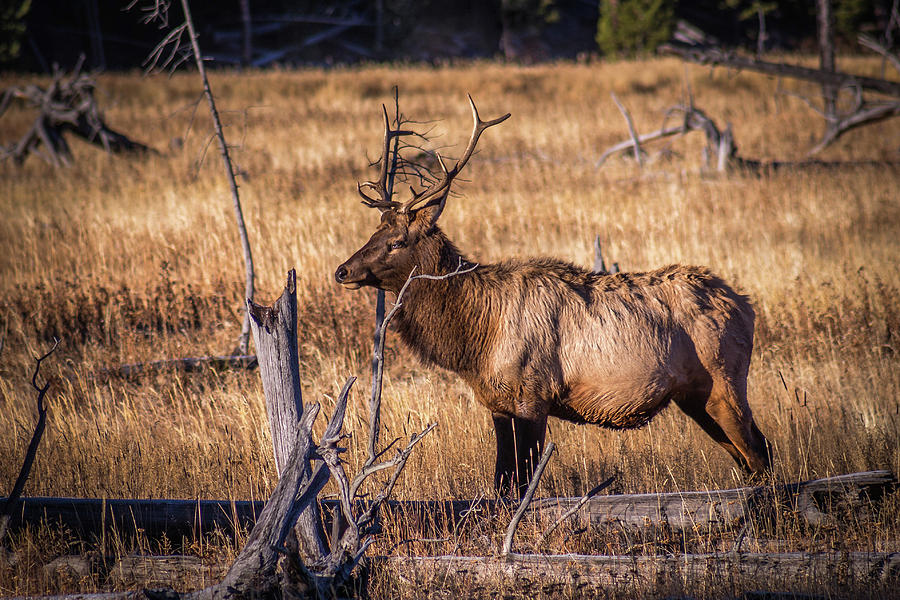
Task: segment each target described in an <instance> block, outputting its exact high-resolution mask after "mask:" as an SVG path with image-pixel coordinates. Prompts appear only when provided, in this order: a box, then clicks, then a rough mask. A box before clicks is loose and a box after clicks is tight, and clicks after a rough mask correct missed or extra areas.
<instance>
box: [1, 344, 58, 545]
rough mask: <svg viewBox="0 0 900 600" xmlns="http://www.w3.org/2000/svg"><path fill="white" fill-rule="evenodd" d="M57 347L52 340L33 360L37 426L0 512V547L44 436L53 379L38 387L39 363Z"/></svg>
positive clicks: (32, 382)
mask: <svg viewBox="0 0 900 600" xmlns="http://www.w3.org/2000/svg"><path fill="white" fill-rule="evenodd" d="M57 347H59V340H54V342H53V347H52V348H50V350H48V351H47V352H46V353H45V354H44V355H43V356H41V357H39V358H37V359H35V365H34V374H33V375H32V376H31V386H32V387H33V388H34V389H35V390H36V391H37V393H38V394H37V411H38V420H37V424H36V425H35V426H34V432H33V433H32V434H31V441H30V442H29V443H28V448H27V449H26V451H25V459H24V460H23V461H22V468H21V469H19V476H18V477H17V478H16V481H15V483H14V484H13V488H12V491H11V492H10V493H9V496H7V498H6V502H5V503H4V504H3V510H2V511H0V545H2V543H3V538H5V537H6V530H7V528H8V527H9V519H10V517H11V516H12V511H13V507H14V506H15V504H16V502H18V501H19V497H21V495H22V490H24V489H25V482H26V481H28V476H29V475H30V474H31V465H32V464H34V458H35V456H37V450H38V446H39V445H40V443H41V438H42V437H43V435H44V428H45V427H46V424H47V409H46V407H45V406H44V396H46V395H47V390H49V389H50V384H51V383H52V381H53V379H52V378H49V379H47V382H46V383H45V384H44V385H43V386H40V385H38V382H37V378H38V374H39V373H40V371H41V363H42V362H44V360H46V359H47V358H48V357H49V356H50V355H51V354H53V352H54V351H55V350H56V348H57Z"/></svg>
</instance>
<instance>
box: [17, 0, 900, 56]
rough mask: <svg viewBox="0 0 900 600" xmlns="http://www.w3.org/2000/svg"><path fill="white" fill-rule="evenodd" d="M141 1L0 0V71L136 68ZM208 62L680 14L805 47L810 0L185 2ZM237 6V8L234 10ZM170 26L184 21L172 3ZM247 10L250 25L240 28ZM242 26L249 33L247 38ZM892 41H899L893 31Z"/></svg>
mask: <svg viewBox="0 0 900 600" xmlns="http://www.w3.org/2000/svg"><path fill="white" fill-rule="evenodd" d="M152 1H153V0H139V1H138V4H137V5H136V6H135V7H133V8H132V9H131V10H125V7H126V6H127V4H128V0H0V68H4V69H15V70H27V71H48V70H49V69H50V68H51V65H52V64H53V63H58V64H60V65H61V66H64V67H65V66H70V65H72V64H74V63H75V61H76V60H77V59H78V57H79V56H80V55H81V54H84V55H85V57H86V65H87V67H88V68H91V69H97V68H99V69H132V68H139V67H140V66H141V63H142V62H143V60H144V59H145V58H146V56H147V55H148V53H149V52H150V50H151V49H152V48H153V47H154V45H155V44H156V43H157V42H158V41H159V40H160V39H161V37H162V35H163V33H162V32H160V30H159V29H158V28H157V26H156V25H146V24H143V23H141V7H142V6H145V5H147V4H148V3H151V2H152ZM831 2H832V7H833V13H834V26H835V32H836V34H837V37H838V39H837V42H838V45H839V47H840V46H841V45H843V46H845V47H849V45H851V44H853V43H854V39H855V37H856V34H857V33H859V32H868V33H871V34H874V35H880V34H882V33H883V32H884V31H885V28H886V26H887V24H888V23H889V20H890V14H891V10H892V8H896V6H895V5H896V0H831ZM190 4H191V7H192V10H193V12H194V18H195V20H196V22H197V26H198V29H199V31H200V35H201V45H202V47H203V48H204V50H205V51H206V52H207V53H208V54H209V55H210V56H211V57H213V59H214V60H215V64H220V65H237V64H242V63H243V64H250V65H254V66H268V65H272V64H285V65H297V64H320V65H321V64H325V65H327V64H334V63H352V62H358V61H379V60H411V61H429V62H440V61H443V60H448V59H454V58H477V57H488V58H490V57H501V58H505V59H509V60H517V61H523V62H533V61H540V60H547V59H553V58H576V57H579V56H590V55H606V56H629V55H633V54H641V53H646V52H652V51H653V50H654V48H655V47H656V46H657V45H659V44H660V43H662V42H664V41H666V40H667V39H668V37H669V35H670V34H671V31H672V30H673V27H674V24H675V23H676V22H677V21H678V20H679V19H683V20H685V21H688V22H689V23H691V24H692V25H694V26H696V27H698V28H700V29H702V30H703V31H705V32H707V33H709V34H712V35H713V36H715V37H717V38H718V39H719V40H721V41H722V42H723V43H724V44H725V45H728V46H737V47H745V48H747V49H752V50H757V49H763V50H813V49H814V47H815V35H816V19H815V12H816V2H815V1H813V0H809V1H801V2H797V1H796V0H488V1H479V0H345V1H342V2H328V3H323V2H315V1H313V0H191V2H190ZM242 5H243V7H244V8H245V9H248V10H244V11H242ZM171 11H172V13H173V14H172V19H171V21H170V22H172V23H176V24H177V23H180V20H181V10H180V6H179V4H178V1H177V0H176V1H175V2H172V6H171ZM247 15H249V23H250V28H249V29H247V28H245V26H244V25H245V23H246V21H245V17H246V16H247ZM245 31H249V32H250V36H249V37H247V35H246V34H245ZM898 37H900V35H898Z"/></svg>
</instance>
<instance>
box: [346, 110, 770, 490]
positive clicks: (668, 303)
mask: <svg viewBox="0 0 900 600" xmlns="http://www.w3.org/2000/svg"><path fill="white" fill-rule="evenodd" d="M469 102H470V104H471V107H472V115H473V118H474V121H475V126H474V129H473V131H472V135H471V137H470V139H469V143H468V146H467V147H466V149H465V151H464V153H463V155H462V157H461V158H460V159H459V160H458V161H457V162H456V164H455V165H454V166H453V167H452V168H447V165H446V164H445V162H444V160H443V159H442V158H440V156H438V160H439V163H440V166H441V170H442V174H441V175H440V176H439V177H437V178H435V180H434V181H432V182H431V184H430V185H428V186H427V187H426V189H424V190H423V191H420V192H416V191H415V190H413V189H411V192H412V197H411V199H409V200H408V201H407V202H405V203H400V202H397V201H395V200H393V199H392V198H391V193H390V192H389V191H388V189H389V188H388V184H387V175H388V164H387V163H388V154H389V144H390V141H391V138H392V134H393V135H397V134H399V133H401V132H397V131H391V129H390V127H389V125H388V121H387V116H386V113H385V141H384V153H383V155H382V158H381V161H380V178H379V179H378V180H377V181H373V182H365V183H362V184H360V185H359V186H358V187H359V193H360V195H361V196H362V197H363V203H364V204H366V205H367V206H369V207H372V208H377V209H378V210H380V211H381V223H380V225H379V226H378V228H377V229H376V230H375V233H374V234H372V237H371V238H370V239H369V241H368V242H366V244H365V245H364V246H363V247H362V248H360V249H359V250H358V251H357V252H356V253H355V254H353V256H351V257H350V258H349V259H348V260H347V261H346V262H345V263H344V264H342V265H341V266H339V267H338V268H337V270H336V271H335V274H334V277H335V279H336V280H337V282H338V283H340V284H342V285H344V286H345V287H347V288H350V289H358V288H360V287H362V286H372V287H376V288H380V289H383V290H386V291H388V292H392V293H395V294H396V293H398V291H399V290H400V289H401V287H402V286H403V284H404V283H405V282H406V279H407V277H408V276H409V275H410V274H411V272H412V271H413V269H416V271H417V272H418V273H424V274H432V275H442V274H448V273H452V272H454V271H456V272H459V271H460V266H461V265H462V266H463V268H464V269H465V268H466V267H467V266H468V268H471V270H470V271H468V272H465V273H463V274H459V275H457V276H454V277H450V278H445V279H440V280H436V281H435V280H429V281H425V280H416V281H413V282H411V284H410V285H409V287H408V288H407V291H406V295H405V297H404V301H403V305H402V308H401V310H400V311H399V312H398V313H397V315H396V316H395V321H394V323H396V326H397V330H398V331H399V334H400V337H401V339H402V340H403V341H404V343H405V344H406V345H407V346H409V347H410V348H411V349H412V350H413V352H414V353H415V354H417V355H418V356H419V357H420V358H421V359H423V360H424V361H425V362H427V363H432V364H435V365H438V366H440V367H443V368H445V369H449V370H450V371H454V372H456V373H458V374H459V375H460V377H462V378H463V380H465V381H466V383H468V385H469V386H470V387H471V388H472V391H473V392H474V395H475V399H476V400H477V401H478V402H479V403H480V404H482V405H483V406H485V407H486V408H487V409H488V410H490V411H491V414H492V416H493V421H494V428H495V430H496V435H497V457H496V466H495V478H494V483H495V486H496V487H497V488H498V490H500V493H501V494H506V493H508V492H510V491H511V490H512V489H515V490H516V491H518V492H519V494H520V495H521V494H522V493H524V490H525V489H526V487H527V485H528V480H529V479H530V477H531V474H532V470H533V468H534V464H535V460H536V458H537V457H539V456H540V454H541V452H542V449H543V443H544V434H545V431H546V428H547V417H551V416H552V417H557V418H559V419H565V420H567V421H572V422H575V423H582V424H583V423H593V424H595V425H600V426H603V427H608V428H611V429H631V428H636V427H641V426H643V425H645V424H646V423H648V422H649V421H650V419H651V418H653V416H654V415H656V414H657V413H658V412H659V411H660V410H662V409H663V408H664V407H665V406H666V405H668V404H669V403H670V402H674V403H675V404H676V405H678V407H679V408H681V410H683V411H684V412H685V413H686V414H687V415H688V416H689V417H691V418H692V419H693V420H694V421H696V422H697V424H698V425H700V427H701V428H702V429H703V430H704V431H705V432H706V433H707V434H709V436H710V437H712V439H713V440H715V441H716V442H717V443H718V444H719V445H721V446H722V447H723V448H724V449H725V450H726V451H728V453H729V454H731V456H732V457H733V458H734V460H735V461H737V463H738V464H739V465H740V466H741V467H742V468H743V469H744V470H746V471H748V472H750V473H754V474H755V473H760V472H763V471H765V470H767V469H768V468H769V466H770V455H769V447H768V444H767V442H766V439H765V437H764V436H763V434H762V433H761V432H760V431H759V429H758V428H757V426H756V424H755V423H754V421H753V417H752V415H751V411H750V406H749V405H748V403H747V369H748V367H749V365H750V354H751V350H752V348H753V321H754V313H753V308H752V307H751V305H750V302H749V301H748V299H747V297H745V296H743V295H741V294H738V293H737V292H735V291H734V290H733V289H732V288H730V287H729V286H728V285H727V284H726V283H725V282H723V281H722V280H721V279H720V278H718V277H717V276H715V275H713V274H712V273H711V272H710V271H709V270H708V269H706V268H704V267H695V266H682V265H672V266H667V267H663V268H661V269H657V270H655V271H648V272H646V273H617V274H614V275H606V274H598V273H593V272H590V271H587V270H585V269H583V268H580V267H577V266H575V265H572V264H569V263H566V262H563V261H560V260H556V259H552V258H531V259H509V260H505V261H502V262H499V263H497V264H481V263H479V264H477V265H476V263H474V262H473V261H470V260H469V259H468V258H466V257H465V256H464V255H463V254H461V253H460V251H459V250H458V249H457V247H456V246H455V245H454V244H453V242H452V241H450V239H448V238H447V236H446V235H445V234H444V232H443V231H441V229H440V227H438V226H437V219H438V217H439V216H440V215H441V211H442V210H443V208H444V205H445V203H446V201H447V197H448V195H449V193H450V187H451V184H452V183H453V180H454V179H455V178H456V176H457V175H459V173H460V171H462V169H463V168H464V167H465V166H466V163H467V162H468V161H469V159H470V158H471V157H472V153H473V151H474V150H475V146H476V144H477V143H478V140H479V137H480V136H481V134H482V133H483V132H484V131H485V130H486V129H488V128H489V127H493V126H494V125H497V124H499V123H502V122H503V121H505V120H506V119H507V118H509V116H510V115H509V114H506V115H504V116H502V117H499V118H497V119H494V120H490V121H483V120H481V118H480V117H479V115H478V110H477V109H476V107H475V103H474V102H472V98H471V97H469ZM367 191H368V192H374V193H375V194H374V195H370V194H369V193H367Z"/></svg>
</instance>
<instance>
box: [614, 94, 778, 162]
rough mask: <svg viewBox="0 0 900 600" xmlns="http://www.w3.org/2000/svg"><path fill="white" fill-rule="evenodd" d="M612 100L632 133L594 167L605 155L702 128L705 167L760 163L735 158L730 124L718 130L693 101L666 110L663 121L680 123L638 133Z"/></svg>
mask: <svg viewBox="0 0 900 600" xmlns="http://www.w3.org/2000/svg"><path fill="white" fill-rule="evenodd" d="M613 100H614V101H615V102H616V104H617V105H618V106H619V108H620V110H621V111H622V113H623V114H624V115H626V121H627V123H628V131H629V133H630V134H631V137H630V138H629V139H627V140H625V141H622V142H619V143H618V144H614V145H613V146H611V147H609V148H608V149H606V151H604V152H603V154H602V155H600V158H599V159H598V160H597V164H596V166H597V167H600V166H602V165H603V163H604V162H606V159H607V158H609V157H610V156H612V155H613V154H616V153H618V152H624V151H626V150H630V149H635V155H637V156H639V155H640V153H639V147H640V144H643V143H646V142H651V141H654V140H658V139H662V138H665V137H669V136H673V135H686V134H688V133H690V132H691V131H702V132H703V133H704V134H706V147H705V148H704V149H703V167H704V168H710V167H711V163H713V162H714V164H715V170H716V171H717V172H719V173H722V172H724V171H726V170H727V169H729V168H731V167H733V166H738V167H744V168H752V169H759V167H760V166H761V165H760V163H759V162H758V161H754V160H747V159H743V158H740V157H738V155H737V146H736V145H735V143H734V135H733V134H732V133H731V125H730V124H729V125H727V126H726V127H725V130H724V131H723V130H721V129H720V128H719V127H718V126H717V125H716V123H715V121H713V120H712V119H711V118H710V117H708V116H707V115H706V113H704V112H703V111H702V110H700V109H699V108H696V107H695V106H694V105H693V102H691V103H690V104H689V105H687V106H683V105H680V104H679V105H676V106H673V107H671V108H669V109H668V110H667V111H666V116H665V120H666V121H668V120H669V118H671V117H672V116H673V115H678V116H680V117H681V123H680V124H679V125H677V126H666V124H665V123H663V126H662V127H661V128H660V129H658V130H657V131H654V132H652V133H647V134H645V135H637V133H636V131H635V128H634V123H633V122H632V121H631V117H630V116H629V115H628V112H627V110H625V107H623V106H622V105H621V103H620V102H619V100H618V99H617V98H615V96H613ZM638 163H639V164H641V165H642V163H641V162H640V161H638ZM642 166H643V165H642Z"/></svg>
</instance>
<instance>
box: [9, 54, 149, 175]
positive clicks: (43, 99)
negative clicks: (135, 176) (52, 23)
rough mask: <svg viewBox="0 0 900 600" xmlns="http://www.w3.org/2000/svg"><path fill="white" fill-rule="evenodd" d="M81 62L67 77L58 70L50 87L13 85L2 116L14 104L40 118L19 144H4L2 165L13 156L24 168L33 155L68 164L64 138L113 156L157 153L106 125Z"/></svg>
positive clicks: (92, 83) (93, 83) (92, 81)
mask: <svg viewBox="0 0 900 600" xmlns="http://www.w3.org/2000/svg"><path fill="white" fill-rule="evenodd" d="M82 64H83V57H82V59H81V60H79V62H78V64H77V65H76V66H75V69H74V70H73V71H72V73H71V74H70V75H68V76H66V75H65V74H64V73H63V72H62V71H60V70H59V69H58V68H54V71H53V79H52V80H51V82H50V85H49V86H47V87H46V88H42V87H40V86H38V85H34V84H32V85H26V86H13V87H10V88H7V89H6V91H5V92H3V95H2V97H0V116H2V114H3V113H4V112H5V111H6V110H7V108H8V107H9V106H10V104H11V103H12V101H13V100H19V101H22V102H24V103H25V104H26V105H28V106H30V107H31V108H34V109H37V111H38V115H37V117H35V120H34V122H33V123H32V125H31V127H30V128H29V129H28V131H27V132H26V133H25V135H23V136H22V137H21V138H19V141H18V142H15V143H13V144H11V145H7V146H0V161H3V160H6V159H9V158H11V159H13V160H14V161H15V162H16V163H17V164H22V163H23V162H24V161H25V159H27V158H28V157H29V156H30V155H32V154H34V155H35V156H38V157H40V158H42V159H43V160H45V161H46V162H48V163H50V164H51V165H53V166H55V167H59V166H69V165H71V164H72V161H73V157H72V151H71V149H70V148H69V144H68V142H67V141H66V137H65V136H66V134H71V135H74V136H76V137H78V138H80V139H82V140H84V141H85V142H87V143H89V144H92V145H94V146H98V147H100V148H103V149H104V150H106V152H109V153H113V154H119V153H142V152H152V151H153V150H152V149H151V148H150V147H148V146H145V145H144V144H142V143H140V142H136V141H134V140H132V139H130V138H129V137H128V136H126V135H125V134H123V133H119V132H118V131H115V130H114V129H112V128H111V127H109V125H107V124H106V121H105V120H104V118H103V114H102V113H101V111H100V107H99V106H98V105H97V100H96V98H95V97H94V90H95V89H96V87H97V82H96V80H95V79H94V77H93V76H92V75H89V74H87V73H82V71H81V66H82Z"/></svg>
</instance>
